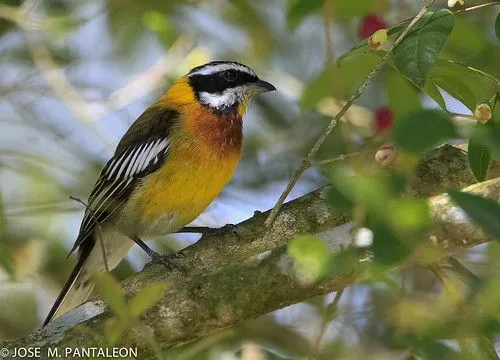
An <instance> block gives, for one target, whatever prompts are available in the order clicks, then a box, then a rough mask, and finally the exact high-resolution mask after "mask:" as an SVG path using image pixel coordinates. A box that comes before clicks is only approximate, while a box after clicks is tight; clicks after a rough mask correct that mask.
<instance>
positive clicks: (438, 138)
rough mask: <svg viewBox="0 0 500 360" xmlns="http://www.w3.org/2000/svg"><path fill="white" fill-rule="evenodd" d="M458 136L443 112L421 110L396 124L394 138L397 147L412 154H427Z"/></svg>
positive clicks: (393, 132)
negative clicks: (428, 151) (440, 144)
mask: <svg viewBox="0 0 500 360" xmlns="http://www.w3.org/2000/svg"><path fill="white" fill-rule="evenodd" d="M455 135H456V132H455V126H454V125H453V123H452V122H451V119H450V117H449V115H448V114H446V113H445V112H443V111H436V110H421V111H418V112H414V113H412V114H410V115H408V116H406V117H404V118H402V119H400V120H398V121H396V123H395V124H394V127H393V130H392V137H393V139H394V142H395V143H396V145H397V146H398V147H399V148H400V149H402V150H405V151H407V152H410V153H415V154H418V153H421V152H425V151H426V150H429V149H431V148H433V147H434V146H436V145H438V144H439V143H441V142H443V141H445V140H448V139H451V138H453V137H454V136H455Z"/></svg>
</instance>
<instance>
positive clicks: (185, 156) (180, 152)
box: [125, 139, 240, 233]
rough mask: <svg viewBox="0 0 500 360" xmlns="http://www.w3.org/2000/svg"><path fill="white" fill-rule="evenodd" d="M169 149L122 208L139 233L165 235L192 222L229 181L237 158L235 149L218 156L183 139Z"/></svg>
mask: <svg viewBox="0 0 500 360" xmlns="http://www.w3.org/2000/svg"><path fill="white" fill-rule="evenodd" d="M171 149H172V150H169V153H168V155H167V159H166V161H165V164H164V165H163V166H162V167H161V168H160V169H159V170H158V171H156V172H155V173H153V174H151V175H149V176H147V177H146V178H145V179H144V181H143V183H142V184H141V185H140V186H139V187H138V188H137V190H136V191H135V192H134V194H133V195H132V196H131V198H130V201H129V202H128V204H127V206H126V209H125V214H126V215H125V216H127V217H128V218H129V219H131V220H133V221H131V222H130V225H132V223H135V224H134V225H132V226H136V227H137V228H138V229H137V230H138V231H140V232H146V233H168V232H172V231H176V230H178V229H179V228H182V227H183V226H185V225H187V224H188V223H190V222H192V221H193V220H194V219H195V218H197V217H198V216H199V215H200V214H201V213H202V212H203V211H204V210H205V209H206V208H207V207H208V205H209V204H210V203H211V202H212V201H213V200H214V199H215V198H216V197H217V195H219V193H220V192H221V190H222V189H223V188H224V186H225V185H226V184H227V183H228V182H229V180H230V179H231V177H232V175H233V173H234V170H235V169H236V166H237V164H238V161H239V158H240V151H239V150H237V151H233V152H230V153H226V154H225V155H224V156H221V154H220V153H219V152H217V151H216V150H215V149H213V148H211V147H210V146H207V145H206V144H203V143H200V142H193V141H191V142H186V141H185V139H184V141H179V142H176V144H172V146H171ZM174 149H175V150H174Z"/></svg>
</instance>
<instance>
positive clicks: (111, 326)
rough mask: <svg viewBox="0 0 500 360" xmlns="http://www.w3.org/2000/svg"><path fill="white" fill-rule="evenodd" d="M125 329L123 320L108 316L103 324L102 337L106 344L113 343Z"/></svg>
mask: <svg viewBox="0 0 500 360" xmlns="http://www.w3.org/2000/svg"><path fill="white" fill-rule="evenodd" d="M125 330H126V327H125V324H124V323H123V322H121V321H120V320H119V319H116V318H110V319H108V320H107V321H106V322H105V325H104V338H105V339H106V341H107V343H108V344H110V345H114V344H116V343H117V342H118V340H120V338H121V337H122V334H123V332H124V331H125Z"/></svg>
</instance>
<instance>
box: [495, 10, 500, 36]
mask: <svg viewBox="0 0 500 360" xmlns="http://www.w3.org/2000/svg"><path fill="white" fill-rule="evenodd" d="M495 34H496V35H497V38H498V40H500V13H499V14H498V15H497V19H496V20H495Z"/></svg>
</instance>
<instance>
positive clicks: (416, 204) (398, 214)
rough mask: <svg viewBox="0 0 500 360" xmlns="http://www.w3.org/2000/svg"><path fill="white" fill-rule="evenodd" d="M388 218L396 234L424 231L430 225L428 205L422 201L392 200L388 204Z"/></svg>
mask: <svg viewBox="0 0 500 360" xmlns="http://www.w3.org/2000/svg"><path fill="white" fill-rule="evenodd" d="M388 218H389V221H390V224H391V226H392V228H393V229H394V230H395V231H397V233H398V234H401V233H408V232H410V233H414V232H416V231H424V230H426V229H428V228H429V227H430V226H431V224H432V220H431V217H430V214H429V205H428V203H427V201H425V200H423V199H395V200H393V201H392V202H391V203H390V204H389V211H388Z"/></svg>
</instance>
